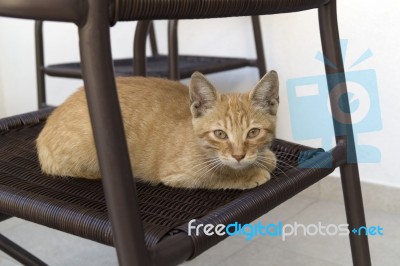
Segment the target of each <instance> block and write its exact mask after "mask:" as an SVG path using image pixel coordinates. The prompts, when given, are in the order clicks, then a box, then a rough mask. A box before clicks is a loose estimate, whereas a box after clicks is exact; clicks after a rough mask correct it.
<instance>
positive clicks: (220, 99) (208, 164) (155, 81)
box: [37, 72, 278, 189]
mask: <svg viewBox="0 0 400 266" xmlns="http://www.w3.org/2000/svg"><path fill="white" fill-rule="evenodd" d="M117 87H118V96H119V100H120V106H121V110H122V116H123V120H124V128H125V134H126V138H127V144H128V149H129V154H130V159H131V166H132V169H133V173H134V176H135V177H136V178H139V179H141V180H143V181H147V182H150V183H153V184H157V183H164V184H166V185H169V186H173V187H188V188H237V189H246V188H252V187H255V186H257V185H260V184H262V183H265V182H266V181H267V180H269V178H270V174H269V173H270V172H271V171H272V170H273V169H274V168H275V165H276V158H275V156H274V154H273V153H272V152H271V151H270V150H269V148H268V147H269V144H270V143H271V141H272V139H273V137H274V132H275V123H276V121H275V120H276V108H277V100H276V101H275V102H274V101H273V100H274V99H277V93H278V92H277V91H278V81H277V76H276V73H275V72H270V73H269V74H268V75H266V76H265V77H264V78H263V79H262V80H261V81H260V82H259V84H258V85H257V86H256V87H255V88H254V89H253V90H252V91H250V92H249V93H244V94H238V93H237V94H234V93H232V94H225V95H220V94H219V93H218V92H217V91H216V90H215V89H214V87H213V86H212V85H211V83H209V82H208V81H207V80H206V79H205V77H204V76H202V75H201V74H200V73H195V74H193V76H192V80H191V85H190V90H188V88H187V87H186V86H185V85H183V84H181V83H179V82H175V81H168V80H164V79H159V78H143V77H124V78H117ZM271 93H272V94H271ZM263 97H264V98H263ZM271 99H272V101H271ZM264 101H265V102H264ZM252 128H256V129H260V131H259V133H258V135H257V136H256V137H254V138H249V137H248V134H249V133H248V132H249V130H251V129H252ZM216 130H222V131H223V132H225V133H226V135H227V138H226V139H219V138H218V137H217V136H216V133H215V131H216ZM254 132H257V131H254ZM37 149H38V155H39V161H40V164H41V167H42V170H43V172H44V173H47V174H49V175H60V176H72V177H83V178H88V179H97V178H100V172H99V166H98V163H97V158H96V152H95V146H94V141H93V135H92V131H91V126H90V120H89V115H88V109H87V105H86V98H85V93H84V90H83V89H80V90H79V91H77V92H76V93H74V94H73V95H72V96H71V97H70V98H68V99H67V100H66V101H65V102H64V103H63V104H62V105H60V106H59V107H58V108H57V109H56V110H54V112H53V113H52V114H51V115H50V117H49V118H48V120H47V123H46V125H45V127H44V129H43V130H42V132H41V133H40V135H39V137H38V139H37ZM235 156H236V157H237V158H239V159H240V161H238V160H237V159H235V158H234V157H235ZM243 156H244V158H241V157H243Z"/></svg>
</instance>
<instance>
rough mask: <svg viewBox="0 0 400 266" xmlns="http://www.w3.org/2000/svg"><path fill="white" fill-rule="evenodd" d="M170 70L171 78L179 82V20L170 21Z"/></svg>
mask: <svg viewBox="0 0 400 266" xmlns="http://www.w3.org/2000/svg"><path fill="white" fill-rule="evenodd" d="M168 69H169V78H170V79H172V80H179V78H180V71H179V56H178V20H177V19H173V20H169V21H168Z"/></svg>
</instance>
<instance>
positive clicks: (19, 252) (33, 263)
mask: <svg viewBox="0 0 400 266" xmlns="http://www.w3.org/2000/svg"><path fill="white" fill-rule="evenodd" d="M0 250H2V251H4V253H6V254H8V255H9V256H10V257H12V258H14V259H15V260H17V261H19V262H20V263H22V264H23V265H29V266H46V265H47V264H46V263H44V262H43V261H41V260H40V259H38V258H36V257H35V256H34V255H32V254H31V253H29V252H28V251H26V250H25V249H23V248H22V247H20V246H18V245H17V244H15V243H14V242H12V241H11V240H9V239H8V238H6V237H5V236H3V235H2V234H0Z"/></svg>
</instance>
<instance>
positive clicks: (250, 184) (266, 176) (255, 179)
mask: <svg viewBox="0 0 400 266" xmlns="http://www.w3.org/2000/svg"><path fill="white" fill-rule="evenodd" d="M270 179H271V174H270V173H269V172H268V171H267V170H265V169H259V170H258V171H257V172H256V173H254V175H252V176H251V177H250V179H249V180H248V181H246V182H245V183H243V188H242V189H250V188H255V187H258V186H260V185H262V184H264V183H266V182H267V181H268V180H270Z"/></svg>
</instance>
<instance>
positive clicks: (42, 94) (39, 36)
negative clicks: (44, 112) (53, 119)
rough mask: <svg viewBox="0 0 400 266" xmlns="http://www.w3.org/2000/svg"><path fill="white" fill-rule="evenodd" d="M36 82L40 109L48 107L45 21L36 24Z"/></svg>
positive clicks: (38, 21)
mask: <svg viewBox="0 0 400 266" xmlns="http://www.w3.org/2000/svg"><path fill="white" fill-rule="evenodd" d="M35 49H36V80H37V81H36V82H37V97H38V99H37V101H38V108H39V109H41V108H44V107H46V105H47V104H46V84H45V73H44V48H43V21H40V20H37V21H36V22H35Z"/></svg>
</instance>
